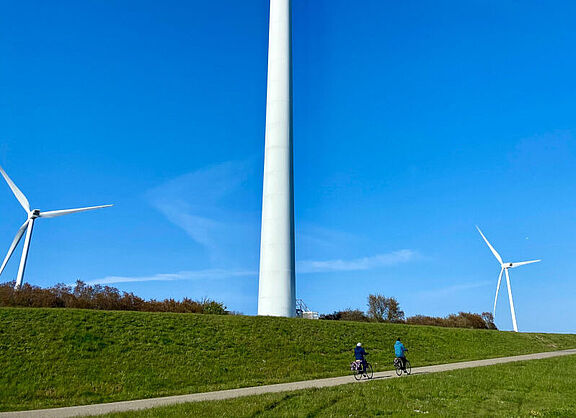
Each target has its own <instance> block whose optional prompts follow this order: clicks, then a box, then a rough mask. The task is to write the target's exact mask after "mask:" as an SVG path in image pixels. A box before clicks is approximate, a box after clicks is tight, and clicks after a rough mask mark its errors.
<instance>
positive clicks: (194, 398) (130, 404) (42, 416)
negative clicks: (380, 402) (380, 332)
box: [0, 349, 576, 418]
mask: <svg viewBox="0 0 576 418" xmlns="http://www.w3.org/2000/svg"><path fill="white" fill-rule="evenodd" d="M575 354H576V349H569V350H562V351H550V352H546V353H535V354H525V355H521V356H512V357H499V358H491V359H485V360H473V361H463V362H459V363H449V364H438V365H435V366H425V367H413V368H412V375H419V374H427V373H437V372H445V371H450V370H458V369H468V368H472V367H483V366H493V365H497V364H503V363H512V362H515V361H525V360H540V359H547V358H552V357H560V356H569V355H575ZM389 378H398V376H396V372H395V371H394V370H387V371H384V372H376V373H374V378H372V379H362V380H360V381H354V378H353V377H352V376H351V375H347V376H342V377H330V378H326V379H314V380H304V381H300V382H290V383H278V384H275V385H265V386H254V387H247V388H240V389H229V390H220V391H216V392H203V393H192V394H189V395H177V396H166V397H162V398H148V399H139V400H135V401H122V402H111V403H102V404H94V405H82V406H71V407H64V408H52V409H36V410H30V411H15V412H0V418H8V417H11V418H16V417H19V418H20V417H27V418H28V417H30V418H52V417H58V418H61V417H77V416H90V415H100V414H108V413H111V412H125V411H135V410H139V409H149V408H155V407H158V406H166V405H174V404H180V403H186V402H200V401H218V400H224V399H232V398H239V397H241V396H250V395H261V394H264V393H276V392H287V391H294V390H300V389H310V388H326V387H331V386H339V385H346V384H354V383H366V382H371V381H373V380H378V379H389ZM400 378H402V377H400Z"/></svg>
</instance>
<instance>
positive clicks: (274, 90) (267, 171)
mask: <svg viewBox="0 0 576 418" xmlns="http://www.w3.org/2000/svg"><path fill="white" fill-rule="evenodd" d="M290 14H291V7H290V0H270V28H269V41H268V93H267V98H266V139H265V153H264V188H263V196H262V229H261V237H260V278H259V289H258V315H272V316H295V315H296V289H295V287H296V278H295V269H294V188H293V171H292V170H293V169H292V30H291V16H290Z"/></svg>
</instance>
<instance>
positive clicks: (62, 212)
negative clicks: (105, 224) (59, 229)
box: [39, 205, 113, 218]
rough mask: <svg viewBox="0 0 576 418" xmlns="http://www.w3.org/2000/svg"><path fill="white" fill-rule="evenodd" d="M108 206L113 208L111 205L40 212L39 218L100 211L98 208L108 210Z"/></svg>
mask: <svg viewBox="0 0 576 418" xmlns="http://www.w3.org/2000/svg"><path fill="white" fill-rule="evenodd" d="M110 206H113V205H102V206H90V207H87V208H78V209H63V210H51V211H49V212H40V216H39V217H40V218H55V217H56V216H62V215H69V214H71V213H78V212H84V211H87V210H94V209H100V208H109V207H110Z"/></svg>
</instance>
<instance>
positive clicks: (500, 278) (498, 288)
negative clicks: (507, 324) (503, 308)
mask: <svg viewBox="0 0 576 418" xmlns="http://www.w3.org/2000/svg"><path fill="white" fill-rule="evenodd" d="M502 273H504V267H502V268H501V269H500V275H499V276H498V284H497V285H496V297H495V298H494V310H493V311H492V312H493V316H494V319H496V302H497V301H498V291H499V290H500V282H501V281H502Z"/></svg>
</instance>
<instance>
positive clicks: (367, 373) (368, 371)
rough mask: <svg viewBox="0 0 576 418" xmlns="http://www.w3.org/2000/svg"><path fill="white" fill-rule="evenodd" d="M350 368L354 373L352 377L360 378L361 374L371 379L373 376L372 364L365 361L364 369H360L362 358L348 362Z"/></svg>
mask: <svg viewBox="0 0 576 418" xmlns="http://www.w3.org/2000/svg"><path fill="white" fill-rule="evenodd" d="M350 370H352V373H353V374H354V379H356V380H360V379H362V376H364V377H366V378H367V379H372V377H373V376H374V369H373V368H372V365H371V364H370V363H368V362H366V370H362V360H355V361H353V362H352V363H351V364H350Z"/></svg>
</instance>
